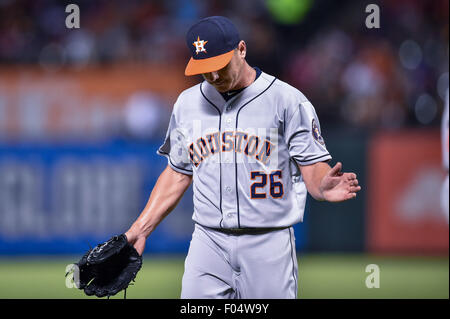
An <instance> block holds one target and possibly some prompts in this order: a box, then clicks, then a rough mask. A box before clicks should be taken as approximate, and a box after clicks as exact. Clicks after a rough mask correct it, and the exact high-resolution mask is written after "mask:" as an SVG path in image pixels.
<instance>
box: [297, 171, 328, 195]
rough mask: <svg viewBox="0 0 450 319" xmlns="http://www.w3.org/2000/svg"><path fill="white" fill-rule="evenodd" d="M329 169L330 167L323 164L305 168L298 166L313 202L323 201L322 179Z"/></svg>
mask: <svg viewBox="0 0 450 319" xmlns="http://www.w3.org/2000/svg"><path fill="white" fill-rule="evenodd" d="M330 169H331V167H330V165H328V164H327V163H325V162H319V163H315V164H312V165H307V166H300V170H301V173H302V176H303V181H304V182H305V185H306V189H307V190H308V193H309V194H310V195H311V196H312V197H313V198H314V199H315V200H318V201H324V200H325V197H324V195H323V190H322V189H321V183H322V179H323V178H324V176H325V175H326V174H327V173H328V171H329V170H330Z"/></svg>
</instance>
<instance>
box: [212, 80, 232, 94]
mask: <svg viewBox="0 0 450 319" xmlns="http://www.w3.org/2000/svg"><path fill="white" fill-rule="evenodd" d="M211 84H212V85H213V86H214V87H215V88H216V90H217V91H219V92H220V93H225V92H228V91H229V90H230V85H229V83H227V82H219V83H211Z"/></svg>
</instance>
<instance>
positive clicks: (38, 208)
mask: <svg viewBox="0 0 450 319" xmlns="http://www.w3.org/2000/svg"><path fill="white" fill-rule="evenodd" d="M159 146H160V141H157V142H136V141H125V140H118V141H107V142H105V141H103V142H95V143H94V142H91V143H86V142H83V143H70V144H68V143H67V142H66V143H64V144H58V143H56V142H55V143H14V144H5V143H3V144H0V254H6V255H22V254H47V255H48V254H72V253H82V252H84V251H85V250H86V249H88V248H89V246H95V245H96V244H98V243H99V242H102V241H104V240H106V239H108V238H109V237H111V236H112V235H115V234H119V233H122V232H124V231H126V230H127V229H128V227H129V226H130V225H131V224H132V223H133V221H134V220H135V219H136V218H137V217H138V216H139V214H140V212H141V210H142V209H143V207H144V206H145V204H146V202H147V200H148V197H149V195H150V193H151V190H152V188H153V186H154V184H155V183H156V180H157V178H158V176H159V174H160V173H161V172H162V171H163V169H164V167H165V166H166V165H167V160H166V158H164V157H161V156H158V155H157V154H156V150H157V148H158V147H159ZM192 212H193V204H192V187H191V188H190V189H189V190H188V191H187V192H186V194H185V195H184V197H183V199H182V200H181V201H180V203H179V204H178V206H177V207H176V209H175V210H174V211H173V212H172V213H171V214H170V215H169V216H168V217H167V218H166V219H165V220H164V221H163V222H162V223H161V224H160V225H159V226H158V228H157V229H156V230H155V231H154V232H153V233H152V235H151V236H150V238H149V240H148V242H147V246H146V250H145V252H154V253H185V252H187V250H188V247H189V242H190V239H191V234H192V231H193V221H192V219H191V217H192ZM305 228H306V227H305V225H304V224H299V225H296V226H295V233H296V239H297V240H296V243H297V248H298V249H300V248H301V247H303V246H304V244H305V241H306V236H305V234H306V232H305Z"/></svg>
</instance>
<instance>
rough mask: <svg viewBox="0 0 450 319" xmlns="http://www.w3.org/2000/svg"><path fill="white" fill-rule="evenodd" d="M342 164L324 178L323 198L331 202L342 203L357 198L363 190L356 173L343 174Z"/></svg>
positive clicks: (321, 185) (321, 188)
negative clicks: (357, 194) (358, 193)
mask: <svg viewBox="0 0 450 319" xmlns="http://www.w3.org/2000/svg"><path fill="white" fill-rule="evenodd" d="M341 169H342V163H340V162H338V163H337V164H336V165H334V167H333V168H331V169H330V170H329V171H328V172H327V174H326V175H325V176H324V177H323V179H322V181H321V183H320V191H321V193H322V196H323V198H324V199H325V200H326V201H329V202H342V201H345V200H348V199H352V198H355V197H356V193H357V192H359V191H360V190H361V186H359V185H358V180H357V179H356V174H355V173H343V172H341Z"/></svg>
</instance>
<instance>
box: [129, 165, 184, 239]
mask: <svg viewBox="0 0 450 319" xmlns="http://www.w3.org/2000/svg"><path fill="white" fill-rule="evenodd" d="M191 180H192V177H191V176H188V175H185V174H181V173H178V172H175V171H174V170H173V169H171V168H170V167H169V166H168V167H167V168H166V169H165V170H164V171H163V173H162V174H161V175H160V177H159V178H158V181H157V182H156V185H155V187H154V188H153V191H152V193H151V195H150V198H149V200H148V201H147V204H146V205H145V208H144V209H143V210H142V212H141V214H140V216H139V217H138V219H137V220H136V221H135V222H134V223H133V225H132V226H131V228H130V229H129V230H128V231H127V233H126V235H127V237H128V238H129V240H130V241H135V240H137V239H138V238H147V237H148V236H149V235H150V234H151V233H152V232H153V230H154V229H155V228H156V226H158V224H159V223H160V222H161V221H162V220H163V219H164V218H165V217H166V216H167V215H168V214H169V213H170V212H171V211H172V210H173V209H174V208H175V207H176V205H177V204H178V202H179V201H180V199H181V198H182V197H183V194H184V192H185V191H186V190H187V188H188V187H189V185H190V183H191Z"/></svg>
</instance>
